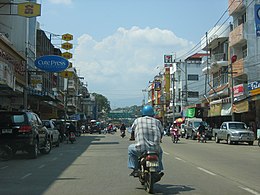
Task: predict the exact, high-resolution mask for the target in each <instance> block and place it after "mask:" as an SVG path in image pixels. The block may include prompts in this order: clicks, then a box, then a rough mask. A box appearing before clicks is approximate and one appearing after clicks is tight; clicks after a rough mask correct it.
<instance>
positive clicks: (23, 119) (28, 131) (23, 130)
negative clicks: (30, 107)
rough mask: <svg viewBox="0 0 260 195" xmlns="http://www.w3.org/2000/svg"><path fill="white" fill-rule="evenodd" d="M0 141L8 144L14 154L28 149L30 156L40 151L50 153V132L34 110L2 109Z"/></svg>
mask: <svg viewBox="0 0 260 195" xmlns="http://www.w3.org/2000/svg"><path fill="white" fill-rule="evenodd" d="M0 143H1V144H5V145H8V146H9V147H10V148H11V149H12V152H13V154H15V153H16V151H18V150H22V151H27V152H28V154H29V156H30V158H34V159H35V158H37V157H38V152H39V151H40V152H41V153H42V154H48V153H50V151H51V149H52V147H51V146H52V145H51V140H50V134H49V131H48V130H47V128H46V127H45V126H44V125H43V123H42V121H41V119H40V118H39V116H38V115H37V114H36V113H34V112H32V111H0Z"/></svg>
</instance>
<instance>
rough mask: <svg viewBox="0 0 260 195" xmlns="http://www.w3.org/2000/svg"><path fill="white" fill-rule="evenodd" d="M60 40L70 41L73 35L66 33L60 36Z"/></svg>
mask: <svg viewBox="0 0 260 195" xmlns="http://www.w3.org/2000/svg"><path fill="white" fill-rule="evenodd" d="M61 38H62V40H64V41H71V40H73V35H71V34H69V33H66V34H64V35H62V36H61Z"/></svg>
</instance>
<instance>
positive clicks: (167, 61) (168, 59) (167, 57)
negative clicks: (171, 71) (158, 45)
mask: <svg viewBox="0 0 260 195" xmlns="http://www.w3.org/2000/svg"><path fill="white" fill-rule="evenodd" d="M164 63H165V64H171V63H172V55H164Z"/></svg>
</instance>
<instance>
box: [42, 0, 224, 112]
mask: <svg viewBox="0 0 260 195" xmlns="http://www.w3.org/2000/svg"><path fill="white" fill-rule="evenodd" d="M38 3H40V4H41V5H42V11H41V16H39V17H38V18H37V19H38V21H39V22H40V26H41V29H42V30H45V31H48V32H51V33H54V34H57V35H62V34H65V33H70V34H72V35H73V36H74V40H73V41H72V42H71V43H73V45H74V48H73V49H72V50H71V51H70V52H71V53H73V59H71V62H72V63H73V65H74V66H75V67H76V68H77V70H78V73H79V74H80V76H83V77H84V78H85V80H84V81H85V82H87V83H88V89H89V91H90V92H96V93H100V94H102V95H104V96H105V97H107V98H108V100H109V101H110V103H111V106H112V108H116V107H124V106H131V105H141V103H142V100H143V97H144V94H143V92H142V90H143V89H146V88H147V86H148V83H149V81H150V80H152V79H153V77H154V76H155V75H156V74H158V73H159V71H160V68H157V67H163V55H164V54H174V55H176V56H177V57H180V56H182V55H183V54H185V53H187V52H188V51H190V49H191V48H192V47H194V46H195V45H197V44H198V43H199V41H200V39H201V38H202V37H203V36H204V35H205V33H206V32H207V31H209V30H210V29H211V28H213V27H214V26H215V25H216V24H218V25H221V24H222V23H224V22H225V20H226V19H227V18H228V13H227V12H226V13H225V11H226V10H227V8H228V0H40V1H38ZM223 14H224V17H223V18H222V19H221V20H220V21H219V19H220V18H221V16H222V15H223ZM60 42H61V41H60ZM55 44H57V43H55ZM64 52H65V51H64ZM146 96H147V95H146Z"/></svg>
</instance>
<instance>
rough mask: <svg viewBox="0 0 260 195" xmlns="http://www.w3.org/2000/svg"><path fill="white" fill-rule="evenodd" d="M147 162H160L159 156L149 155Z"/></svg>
mask: <svg viewBox="0 0 260 195" xmlns="http://www.w3.org/2000/svg"><path fill="white" fill-rule="evenodd" d="M145 160H148V161H157V160H158V156H157V155H148V156H147V157H146V158H145Z"/></svg>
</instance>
